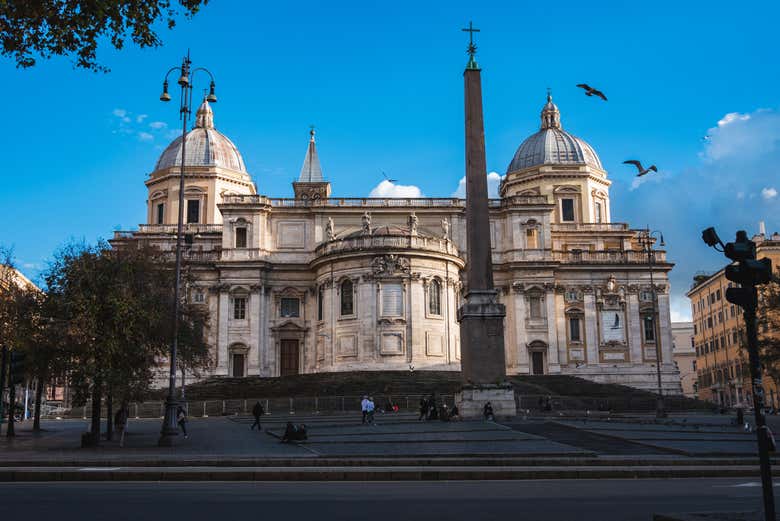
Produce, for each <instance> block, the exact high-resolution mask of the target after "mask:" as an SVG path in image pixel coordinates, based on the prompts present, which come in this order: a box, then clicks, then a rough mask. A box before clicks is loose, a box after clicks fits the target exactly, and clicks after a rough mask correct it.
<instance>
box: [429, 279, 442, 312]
mask: <svg viewBox="0 0 780 521" xmlns="http://www.w3.org/2000/svg"><path fill="white" fill-rule="evenodd" d="M428 313H430V314H431V315H441V282H439V281H438V280H437V279H433V280H432V281H431V285H430V286H429V287H428Z"/></svg>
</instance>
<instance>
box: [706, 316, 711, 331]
mask: <svg viewBox="0 0 780 521" xmlns="http://www.w3.org/2000/svg"><path fill="white" fill-rule="evenodd" d="M707 328H709V329H712V317H707Z"/></svg>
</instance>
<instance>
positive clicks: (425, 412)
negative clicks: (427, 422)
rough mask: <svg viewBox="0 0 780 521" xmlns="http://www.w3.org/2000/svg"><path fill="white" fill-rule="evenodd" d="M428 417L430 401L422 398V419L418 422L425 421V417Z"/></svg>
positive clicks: (418, 419)
mask: <svg viewBox="0 0 780 521" xmlns="http://www.w3.org/2000/svg"><path fill="white" fill-rule="evenodd" d="M427 415H428V400H426V399H425V396H423V397H422V398H420V417H419V418H417V421H420V420H424V419H425V417H426V416H427Z"/></svg>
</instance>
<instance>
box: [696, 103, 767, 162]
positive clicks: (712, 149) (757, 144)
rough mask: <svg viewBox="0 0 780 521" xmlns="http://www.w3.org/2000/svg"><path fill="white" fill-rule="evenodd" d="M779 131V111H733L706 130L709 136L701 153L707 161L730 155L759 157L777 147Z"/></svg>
mask: <svg viewBox="0 0 780 521" xmlns="http://www.w3.org/2000/svg"><path fill="white" fill-rule="evenodd" d="M779 132H780V114H778V113H777V112H776V111H774V110H767V109H758V110H756V111H755V112H751V113H750V114H740V113H738V112H730V113H728V114H726V115H725V116H723V117H722V118H721V119H720V120H719V121H718V124H717V126H716V127H713V128H711V129H709V130H708V131H707V136H708V138H709V139H708V140H707V144H706V145H705V149H704V151H703V152H702V154H701V156H702V158H703V159H704V160H705V161H707V162H713V161H718V160H721V159H727V158H735V159H739V160H744V159H750V160H757V159H759V158H762V157H765V156H767V155H769V154H771V153H772V152H773V151H774V150H775V149H776V148H777V145H778V133H779Z"/></svg>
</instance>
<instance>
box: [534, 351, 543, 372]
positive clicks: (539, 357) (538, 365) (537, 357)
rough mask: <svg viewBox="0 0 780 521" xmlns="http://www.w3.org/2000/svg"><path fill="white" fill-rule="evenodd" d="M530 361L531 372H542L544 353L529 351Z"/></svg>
mask: <svg viewBox="0 0 780 521" xmlns="http://www.w3.org/2000/svg"><path fill="white" fill-rule="evenodd" d="M531 363H532V365H533V367H532V369H533V374H544V353H542V352H541V351H533V352H532V353H531Z"/></svg>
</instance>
